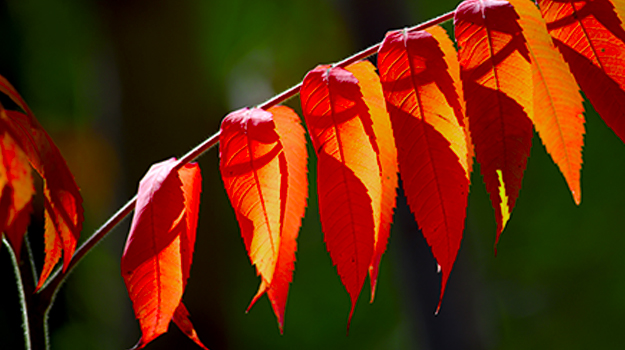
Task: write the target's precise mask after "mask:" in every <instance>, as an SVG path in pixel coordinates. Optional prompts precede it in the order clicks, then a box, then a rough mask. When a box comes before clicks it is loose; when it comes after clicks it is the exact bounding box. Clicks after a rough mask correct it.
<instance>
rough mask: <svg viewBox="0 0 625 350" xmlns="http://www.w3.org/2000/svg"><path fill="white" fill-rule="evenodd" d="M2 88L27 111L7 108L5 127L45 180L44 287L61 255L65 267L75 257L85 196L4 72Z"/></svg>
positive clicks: (42, 282)
mask: <svg viewBox="0 0 625 350" xmlns="http://www.w3.org/2000/svg"><path fill="white" fill-rule="evenodd" d="M0 91H2V92H3V93H5V94H7V95H8V96H9V97H10V98H11V99H12V100H13V101H14V102H15V103H16V104H17V105H18V106H19V107H20V108H21V109H22V110H24V112H26V114H23V113H21V112H17V111H3V112H2V117H1V122H2V127H4V128H6V130H7V131H8V132H9V133H10V134H11V136H12V137H13V139H14V140H15V141H16V142H17V144H18V145H19V146H20V148H21V149H22V150H23V151H24V153H25V154H26V156H27V157H28V160H29V162H30V164H31V165H32V167H33V168H34V169H35V170H36V171H37V172H38V173H39V175H41V177H42V178H43V180H44V187H43V193H44V208H45V217H46V223H45V228H46V229H45V237H44V241H45V251H46V257H45V260H44V266H43V270H42V271H41V276H40V278H39V283H38V286H37V288H41V286H43V284H44V282H45V281H46V279H47V278H48V276H49V275H50V273H51V272H52V269H53V268H54V266H55V265H56V263H57V262H58V261H59V259H60V258H61V255H62V256H63V268H64V269H65V268H67V266H68V264H69V262H70V260H71V259H72V256H73V254H74V250H76V242H77V241H78V238H79V237H80V231H81V230H82V222H83V219H84V217H83V209H82V197H81V196H80V192H79V190H78V186H77V185H76V182H75V181H74V177H73V176H72V173H71V172H70V170H69V168H68V167H67V164H66V163H65V159H63V156H62V155H61V152H60V151H59V149H58V148H57V147H56V145H55V144H54V142H53V141H52V139H51V138H50V136H49V135H48V134H47V133H46V131H45V130H44V129H43V128H42V127H41V125H40V124H39V122H38V121H37V119H36V118H35V116H34V114H33V113H32V111H31V110H30V109H29V108H28V106H27V105H26V103H25V102H24V100H23V99H22V97H21V96H20V95H19V94H18V93H17V91H16V90H15V88H14V87H13V86H12V85H11V84H10V83H9V82H8V81H7V80H6V79H4V78H3V77H1V76H0ZM5 112H6V113H5Z"/></svg>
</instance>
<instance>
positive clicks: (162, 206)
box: [121, 158, 205, 348]
mask: <svg viewBox="0 0 625 350" xmlns="http://www.w3.org/2000/svg"><path fill="white" fill-rule="evenodd" d="M176 164H177V162H176V160H175V159H173V158H172V159H170V160H167V161H164V162H161V163H158V164H154V165H153V166H152V167H151V168H150V170H149V171H148V173H147V174H146V175H145V177H144V178H143V179H142V180H141V182H140V184H139V190H138V193H137V204H136V206H135V215H134V217H133V219H132V224H131V227H130V233H129V234H128V239H127V240H126V246H125V248H124V254H123V256H122V260H121V270H122V276H123V277H124V282H125V283H126V288H127V289H128V294H129V296H130V299H131V300H132V303H133V308H134V310H135V316H136V317H137V319H138V320H139V324H140V326H141V333H142V336H141V339H140V340H139V343H138V344H137V345H136V347H135V348H142V347H144V346H145V345H146V344H148V343H149V342H151V341H152V340H154V339H155V338H156V337H158V336H159V335H161V334H163V333H165V332H167V329H168V327H169V323H170V322H171V321H172V319H173V320H174V321H175V322H176V323H177V324H178V325H179V326H180V325H181V324H182V326H180V328H181V329H182V330H183V331H184V332H185V333H186V334H187V335H189V337H190V338H191V339H192V340H193V341H195V342H196V343H197V344H198V345H199V346H201V347H202V348H205V347H204V345H202V343H201V342H200V341H199V339H198V338H197V335H195V331H194V330H193V326H192V325H191V324H190V322H189V321H188V319H187V314H188V313H187V312H186V309H180V308H184V306H181V305H182V303H181V299H182V294H183V293H184V287H185V286H186V280H187V278H188V276H189V269H190V268H191V261H192V254H193V244H194V242H195V230H196V227H197V215H198V214H197V213H198V209H199V196H200V186H201V176H200V168H199V166H198V165H197V164H187V165H185V166H184V167H182V168H181V169H179V170H177V169H176V168H175V166H176ZM179 309H180V310H179ZM176 313H178V316H176ZM193 335H195V336H193Z"/></svg>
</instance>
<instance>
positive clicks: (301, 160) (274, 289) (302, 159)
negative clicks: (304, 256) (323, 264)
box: [248, 106, 308, 333]
mask: <svg viewBox="0 0 625 350" xmlns="http://www.w3.org/2000/svg"><path fill="white" fill-rule="evenodd" d="M268 112H269V113H271V114H272V116H273V121H274V124H275V127H276V132H277V134H278V136H279V137H280V142H281V143H282V145H283V151H284V157H285V160H286V170H287V171H286V173H285V175H284V176H285V178H286V185H285V186H282V185H284V184H285V183H284V182H283V183H282V185H281V188H280V190H281V192H282V195H281V198H282V202H281V206H282V207H281V214H280V215H281V219H280V220H281V223H282V225H281V231H280V250H279V252H278V260H277V263H276V269H275V271H274V274H273V279H272V281H271V284H270V285H269V284H267V283H266V282H265V281H264V280H262V281H261V285H260V288H259V289H258V293H256V295H255V296H254V298H253V299H252V302H251V303H250V306H249V307H248V311H249V309H250V308H251V307H252V305H254V303H255V302H256V301H257V300H258V299H259V298H260V297H261V296H262V295H263V294H265V292H266V293H267V296H268V297H269V301H270V302H271V306H272V307H273V311H274V313H275V314H276V318H277V319H278V326H279V327H280V333H283V331H284V311H285V308H286V301H287V296H288V292H289V284H290V283H291V281H292V279H293V270H294V268H295V267H294V262H295V251H296V250H297V235H298V233H299V229H300V227H301V224H302V218H303V217H304V211H305V209H306V198H308V178H307V174H306V171H307V163H308V155H307V152H306V139H305V137H304V133H305V131H304V128H303V127H302V125H301V124H300V121H299V117H298V116H297V114H296V113H295V112H294V111H293V110H292V109H290V108H288V107H285V106H276V107H272V108H270V109H269V110H268Z"/></svg>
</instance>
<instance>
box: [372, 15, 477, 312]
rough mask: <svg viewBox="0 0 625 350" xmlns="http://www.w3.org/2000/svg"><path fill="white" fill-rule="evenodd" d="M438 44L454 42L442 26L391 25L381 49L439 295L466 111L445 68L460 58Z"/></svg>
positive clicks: (462, 196)
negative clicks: (423, 28) (403, 27)
mask: <svg viewBox="0 0 625 350" xmlns="http://www.w3.org/2000/svg"><path fill="white" fill-rule="evenodd" d="M441 43H444V44H441ZM443 45H445V46H447V47H449V46H451V45H453V44H452V43H451V41H450V40H449V38H448V37H447V34H446V33H445V31H444V30H443V29H442V28H440V27H436V28H431V29H430V30H428V31H414V32H407V31H394V32H389V33H387V35H386V37H385V39H384V41H383V42H382V45H381V47H380V50H379V52H378V67H379V68H380V76H381V80H382V88H383V90H384V96H385V98H386V102H387V106H388V110H389V113H390V116H391V123H392V124H393V132H394V135H395V141H396V143H397V152H398V158H399V169H400V172H401V177H402V180H403V186H404V192H405V194H406V197H407V199H408V205H409V206H410V209H411V211H412V212H413V213H414V215H415V218H416V220H417V223H418V224H419V227H421V230H422V232H423V235H424V236H425V238H426V239H427V241H428V244H429V245H430V246H431V247H432V253H433V254H434V257H435V258H436V261H437V262H438V264H439V266H440V269H441V271H442V273H443V280H442V284H441V295H440V300H442V297H443V294H444V291H445V286H446V284H447V279H448V278H449V274H450V272H451V269H452V266H453V264H454V261H455V260H456V255H457V253H458V249H459V248H460V241H461V240H462V233H463V230H464V221H465V216H466V207H467V198H468V194H469V169H468V167H469V165H468V150H467V143H466V142H467V139H466V134H465V131H464V129H463V127H462V126H461V123H463V122H464V114H463V108H462V104H461V103H460V99H459V94H458V92H457V89H456V85H455V82H454V79H453V78H452V76H451V74H450V72H449V67H450V66H457V65H458V63H457V60H456V57H455V53H454V54H453V55H445V53H444V52H443V50H441V46H443ZM439 308H440V301H439ZM437 310H438V309H437Z"/></svg>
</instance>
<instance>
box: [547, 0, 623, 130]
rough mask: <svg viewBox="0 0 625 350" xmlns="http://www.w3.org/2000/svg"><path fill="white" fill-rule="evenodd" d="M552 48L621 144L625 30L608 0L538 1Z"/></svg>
mask: <svg viewBox="0 0 625 350" xmlns="http://www.w3.org/2000/svg"><path fill="white" fill-rule="evenodd" d="M538 4H539V5H540V9H541V13H542V16H543V17H544V18H545V20H546V22H547V28H548V30H549V34H551V36H552V37H553V41H554V43H555V45H556V47H557V48H558V49H559V50H560V52H561V53H562V56H563V57H564V60H565V61H566V62H567V63H568V64H569V66H570V69H571V72H572V73H573V75H574V76H575V79H576V80H577V83H578V84H579V86H580V87H581V88H582V91H584V94H586V97H587V98H588V100H589V101H590V102H591V103H592V105H593V106H594V107H595V110H596V111H597V112H598V113H599V115H601V117H602V118H603V120H604V121H605V123H606V124H607V125H608V126H609V127H610V128H611V129H612V130H613V131H614V132H615V133H616V135H617V136H618V137H620V138H621V140H622V141H624V142H625V118H623V110H625V72H624V68H623V67H625V42H624V40H625V30H623V26H622V23H621V20H620V19H619V17H618V16H617V14H616V13H615V9H614V7H613V5H612V4H611V3H610V2H609V1H608V0H595V1H575V2H573V1H569V0H566V1H565V0H560V1H548V0H539V1H538Z"/></svg>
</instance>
